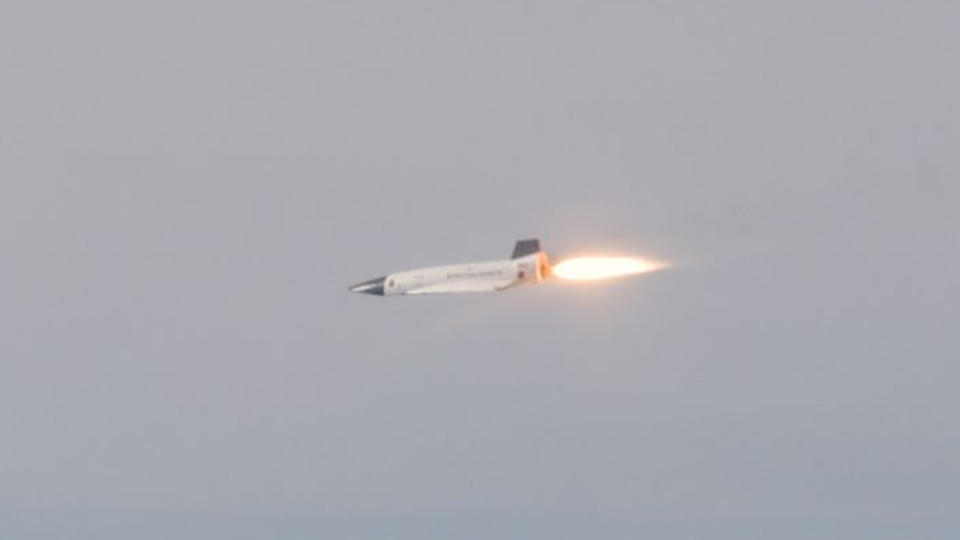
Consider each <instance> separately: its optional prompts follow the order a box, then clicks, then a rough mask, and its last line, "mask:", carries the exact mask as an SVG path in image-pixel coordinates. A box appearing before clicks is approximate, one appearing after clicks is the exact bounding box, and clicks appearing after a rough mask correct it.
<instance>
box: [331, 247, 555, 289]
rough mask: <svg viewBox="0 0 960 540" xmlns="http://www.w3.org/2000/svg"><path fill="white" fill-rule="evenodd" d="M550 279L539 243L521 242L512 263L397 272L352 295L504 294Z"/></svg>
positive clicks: (367, 283)
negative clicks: (506, 291)
mask: <svg viewBox="0 0 960 540" xmlns="http://www.w3.org/2000/svg"><path fill="white" fill-rule="evenodd" d="M550 275H551V270H550V263H549V261H548V260H547V254H546V253H544V252H543V251H542V250H541V249H540V240H539V239H537V238H530V239H525V240H518V241H517V243H516V245H515V246H514V248H513V254H512V255H511V256H510V258H509V259H503V260H499V261H486V262H475V263H466V264H454V265H450V266H434V267H429V268H418V269H415V270H407V271H405V272H397V273H395V274H389V275H386V276H383V277H379V278H375V279H370V280H367V281H363V282H360V283H357V284H356V285H354V286H352V287H350V288H349V289H350V290H351V291H353V292H357V293H364V294H375V295H379V296H395V295H400V294H437V293H466V292H490V291H502V290H504V289H509V288H510V287H514V286H517V285H524V284H535V283H541V282H543V281H544V280H545V279H547V278H548V277H550Z"/></svg>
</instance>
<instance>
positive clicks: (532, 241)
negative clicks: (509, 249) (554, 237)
mask: <svg viewBox="0 0 960 540" xmlns="http://www.w3.org/2000/svg"><path fill="white" fill-rule="evenodd" d="M539 252H540V239H539V238H529V239H527V240H517V244H516V245H515V246H513V255H512V256H511V257H510V258H511V259H519V258H520V257H526V256H527V255H533V254H534V253H539Z"/></svg>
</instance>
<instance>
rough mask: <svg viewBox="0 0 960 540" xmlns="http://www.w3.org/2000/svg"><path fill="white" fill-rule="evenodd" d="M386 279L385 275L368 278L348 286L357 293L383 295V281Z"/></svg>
mask: <svg viewBox="0 0 960 540" xmlns="http://www.w3.org/2000/svg"><path fill="white" fill-rule="evenodd" d="M386 280H387V277H386V276H384V277H379V278H376V279H370V280H367V281H363V282H361V283H357V284H356V285H354V286H353V287H350V290H351V291H353V292H358V293H364V294H379V295H380V296H383V282H384V281H386Z"/></svg>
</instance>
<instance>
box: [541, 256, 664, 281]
mask: <svg viewBox="0 0 960 540" xmlns="http://www.w3.org/2000/svg"><path fill="white" fill-rule="evenodd" d="M661 268H663V264H660V263H657V262H653V261H646V260H643V259H636V258H633V257H575V258H573V259H566V260H563V261H560V262H559V263H557V264H555V265H554V266H553V268H552V269H551V270H552V271H553V275H555V276H557V277H559V278H562V279H573V280H589V279H606V278H612V277H617V276H626V275H630V274H643V273H646V272H653V271H654V270H659V269H661Z"/></svg>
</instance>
